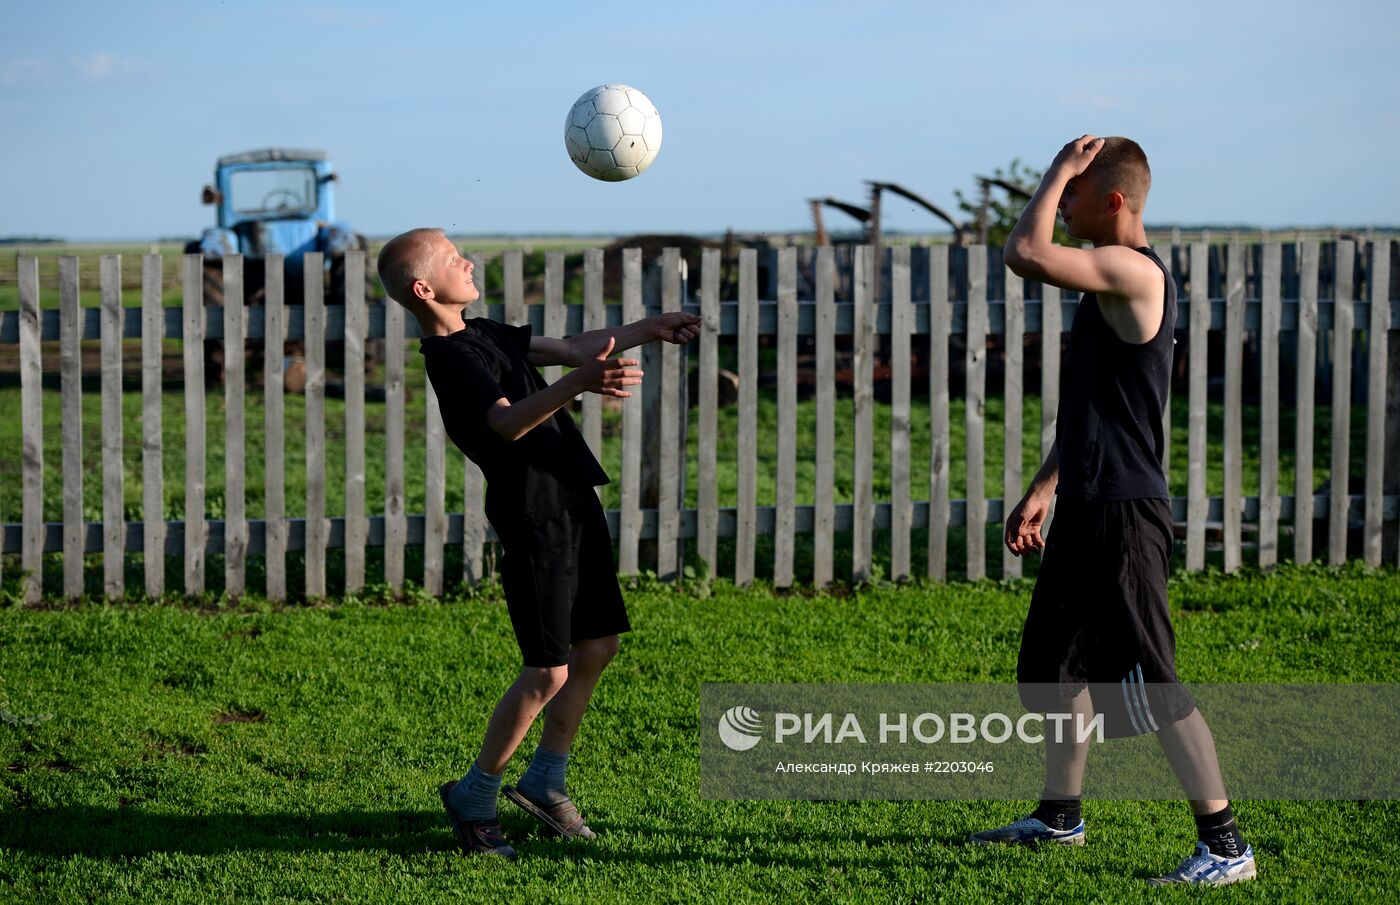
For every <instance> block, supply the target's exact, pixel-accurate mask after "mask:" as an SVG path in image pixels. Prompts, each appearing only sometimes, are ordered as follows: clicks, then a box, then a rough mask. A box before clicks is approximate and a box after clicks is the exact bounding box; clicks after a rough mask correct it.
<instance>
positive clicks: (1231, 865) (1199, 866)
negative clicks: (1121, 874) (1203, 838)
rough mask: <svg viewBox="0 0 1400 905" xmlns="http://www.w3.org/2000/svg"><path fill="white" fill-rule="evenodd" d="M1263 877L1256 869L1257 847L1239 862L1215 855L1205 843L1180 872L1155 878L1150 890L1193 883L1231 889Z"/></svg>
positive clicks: (1247, 852)
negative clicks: (1232, 884) (1255, 856)
mask: <svg viewBox="0 0 1400 905" xmlns="http://www.w3.org/2000/svg"><path fill="white" fill-rule="evenodd" d="M1258 874H1259V871H1258V869H1257V868H1256V867H1255V865H1254V846H1252V845H1246V846H1245V848H1244V854H1243V855H1241V856H1240V857H1238V858H1222V857H1220V856H1219V855H1216V854H1212V853H1211V850H1210V848H1209V847H1208V846H1207V845H1206V844H1205V843H1204V842H1197V843H1196V851H1195V852H1194V853H1193V854H1192V855H1191V856H1190V857H1188V858H1187V859H1186V860H1185V861H1182V862H1181V864H1179V865H1177V868H1176V870H1174V871H1172V872H1171V873H1169V874H1167V875H1166V876H1165V877H1153V878H1152V879H1150V880H1148V881H1147V885H1148V886H1173V885H1175V884H1177V883H1190V884H1195V885H1199V886H1228V885H1230V884H1231V883H1239V882H1240V881H1242V880H1253V879H1254V878H1255V877H1256V876H1257V875H1258Z"/></svg>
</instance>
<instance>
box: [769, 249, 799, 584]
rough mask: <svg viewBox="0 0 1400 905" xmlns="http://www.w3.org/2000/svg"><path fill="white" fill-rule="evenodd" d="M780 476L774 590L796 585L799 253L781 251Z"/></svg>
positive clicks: (779, 332)
mask: <svg viewBox="0 0 1400 905" xmlns="http://www.w3.org/2000/svg"><path fill="white" fill-rule="evenodd" d="M777 432H778V438H777V439H778V474H777V479H778V481H777V498H776V503H777V505H776V510H775V512H774V522H773V586H774V587H778V588H787V587H791V586H792V582H793V553H794V548H795V544H796V541H795V538H794V531H795V530H796V524H797V523H796V494H797V249H796V248H793V247H791V246H789V247H787V248H780V249H778V424H777Z"/></svg>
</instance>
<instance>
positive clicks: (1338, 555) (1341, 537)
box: [1327, 240, 1356, 566]
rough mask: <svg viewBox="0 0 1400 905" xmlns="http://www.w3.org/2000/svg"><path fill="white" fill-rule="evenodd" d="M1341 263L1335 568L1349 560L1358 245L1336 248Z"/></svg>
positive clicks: (1330, 546)
mask: <svg viewBox="0 0 1400 905" xmlns="http://www.w3.org/2000/svg"><path fill="white" fill-rule="evenodd" d="M1336 252H1337V263H1336V270H1335V271H1334V272H1335V274H1336V276H1335V278H1334V282H1333V287H1334V290H1333V291H1334V293H1335V301H1334V302H1333V309H1332V472H1331V475H1330V477H1329V483H1328V488H1329V491H1328V492H1329V493H1330V495H1331V498H1330V500H1329V507H1328V519H1327V522H1328V525H1327V558H1328V561H1329V562H1330V563H1331V564H1332V565H1334V566H1340V565H1341V564H1342V563H1344V562H1346V559H1347V510H1348V508H1350V502H1351V490H1350V488H1351V476H1350V469H1349V466H1350V462H1351V347H1352V335H1351V333H1352V330H1353V329H1354V328H1355V323H1356V311H1355V308H1354V307H1353V303H1352V288H1353V283H1352V279H1353V276H1354V265H1355V260H1356V243H1355V242H1352V241H1350V240H1347V241H1340V242H1338V243H1337V244H1336Z"/></svg>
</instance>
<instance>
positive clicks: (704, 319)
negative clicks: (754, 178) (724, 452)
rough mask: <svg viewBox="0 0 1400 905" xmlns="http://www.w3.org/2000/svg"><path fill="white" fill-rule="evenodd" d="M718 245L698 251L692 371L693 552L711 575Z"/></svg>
mask: <svg viewBox="0 0 1400 905" xmlns="http://www.w3.org/2000/svg"><path fill="white" fill-rule="evenodd" d="M719 256H720V251H719V249H718V248H707V249H705V250H704V251H703V252H701V254H700V318H701V324H700V366H699V370H698V371H697V373H696V382H697V383H698V384H699V397H700V412H699V424H698V425H697V429H698V432H699V437H698V443H697V444H696V450H695V451H696V455H697V456H698V459H699V461H698V462H697V463H696V479H697V485H698V486H696V488H695V491H696V504H697V506H698V507H699V510H700V511H699V513H698V514H697V516H696V536H695V541H696V543H695V552H696V555H697V556H699V557H700V559H701V561H703V562H704V563H705V566H706V569H707V572H706V574H708V575H711V576H713V575H715V574H716V568H717V566H718V563H717V562H716V560H715V555H716V551H717V548H718V541H717V538H718V536H719V494H718V492H717V490H716V488H715V466H716V464H717V463H716V459H717V456H716V455H715V443H716V440H717V437H718V428H717V414H718V410H719V382H718V381H719V328H720V299H719V288H720V287H719V265H720V257H719Z"/></svg>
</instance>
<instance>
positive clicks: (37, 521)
mask: <svg viewBox="0 0 1400 905" xmlns="http://www.w3.org/2000/svg"><path fill="white" fill-rule="evenodd" d="M16 269H17V271H18V272H17V274H16V276H17V278H18V282H19V385H20V423H21V424H23V425H24V427H23V439H22V440H21V443H22V451H21V454H20V459H21V465H20V468H21V470H22V471H23V474H22V476H21V479H20V480H21V483H22V485H23V489H22V492H21V496H22V499H21V504H20V505H21V512H20V520H21V527H20V534H21V541H20V557H19V559H20V570H21V571H22V572H23V574H24V577H23V582H24V602H25V603H38V602H39V600H40V598H41V597H42V596H43V577H44V569H43V566H44V395H43V392H44V372H43V359H42V357H41V354H40V345H39V337H40V336H41V335H42V333H41V332H40V314H39V259H38V258H35V257H32V256H29V255H25V256H22V257H21V258H20V259H19V261H18V262H17V265H16Z"/></svg>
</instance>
